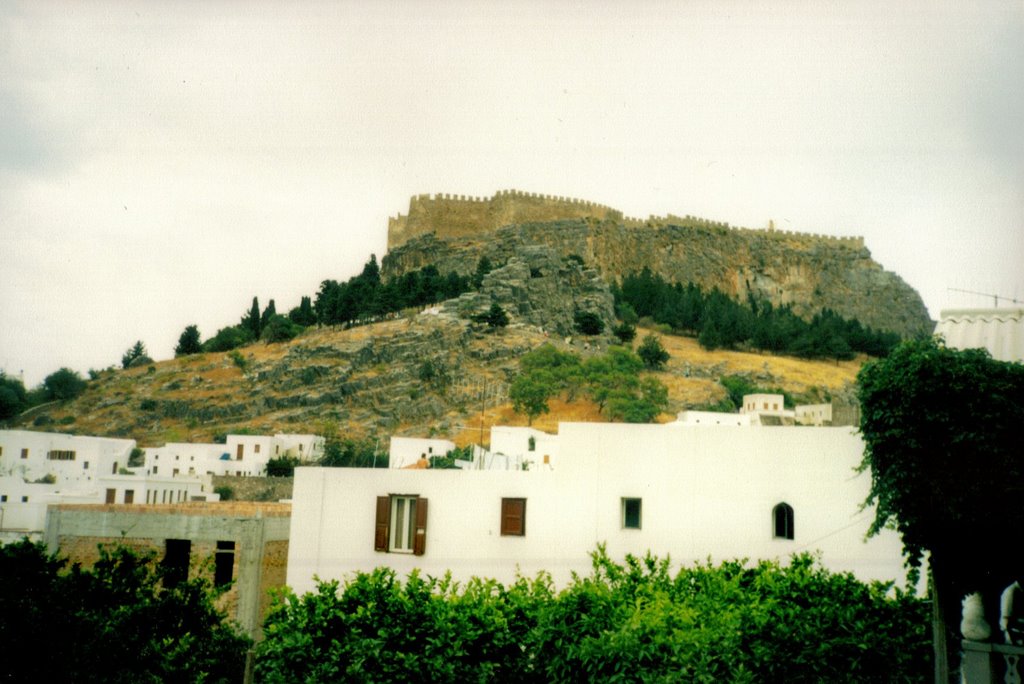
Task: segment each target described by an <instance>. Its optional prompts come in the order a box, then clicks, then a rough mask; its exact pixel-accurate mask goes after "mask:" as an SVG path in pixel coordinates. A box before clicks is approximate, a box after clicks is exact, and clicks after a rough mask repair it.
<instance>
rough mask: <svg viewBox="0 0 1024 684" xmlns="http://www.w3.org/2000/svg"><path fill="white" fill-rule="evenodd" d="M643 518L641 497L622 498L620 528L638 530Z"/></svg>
mask: <svg viewBox="0 0 1024 684" xmlns="http://www.w3.org/2000/svg"><path fill="white" fill-rule="evenodd" d="M642 518H643V500H642V499H630V498H623V499H622V528H623V529H626V530H639V529H640V528H641V524H642Z"/></svg>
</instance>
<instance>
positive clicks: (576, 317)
mask: <svg viewBox="0 0 1024 684" xmlns="http://www.w3.org/2000/svg"><path fill="white" fill-rule="evenodd" d="M572 318H573V324H574V326H575V327H576V330H577V331H578V332H579V333H581V334H583V335H600V334H601V332H602V331H603V330H604V321H602V320H601V317H600V316H598V315H597V314H596V313H594V312H593V311H577V312H576V313H575V314H573V317H572Z"/></svg>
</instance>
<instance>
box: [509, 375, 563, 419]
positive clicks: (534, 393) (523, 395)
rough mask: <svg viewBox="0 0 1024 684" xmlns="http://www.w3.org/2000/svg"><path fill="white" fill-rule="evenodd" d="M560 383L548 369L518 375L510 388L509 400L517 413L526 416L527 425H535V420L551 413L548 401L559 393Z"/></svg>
mask: <svg viewBox="0 0 1024 684" xmlns="http://www.w3.org/2000/svg"><path fill="white" fill-rule="evenodd" d="M558 389H559V383H558V381H557V379H556V377H555V375H554V374H553V373H551V372H550V371H548V370H546V369H536V370H532V371H530V372H528V373H521V374H520V375H517V376H516V378H515V380H513V381H512V385H511V387H509V392H508V395H509V398H510V399H511V400H512V408H513V410H515V412H516V413H521V414H524V415H525V416H526V419H527V424H528V425H533V419H534V418H536V417H537V416H539V415H541V414H542V413H547V412H548V411H550V410H551V409H550V407H549V406H548V399H550V398H551V397H553V396H555V395H556V394H557V393H558Z"/></svg>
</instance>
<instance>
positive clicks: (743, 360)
mask: <svg viewBox="0 0 1024 684" xmlns="http://www.w3.org/2000/svg"><path fill="white" fill-rule="evenodd" d="M648 332H653V331H643V333H642V334H640V335H638V337H643V336H644V335H646V334H647V333H648ZM653 334H654V335H655V336H656V337H657V338H658V339H659V340H660V341H661V344H662V345H663V346H664V347H665V351H667V352H668V353H669V355H670V356H671V358H670V359H669V362H668V364H667V366H666V371H665V372H666V373H669V374H679V375H682V374H683V373H684V372H685V368H686V365H687V363H689V364H690V366H691V368H692V367H694V366H704V367H711V366H720V367H721V368H722V372H721V375H732V374H735V373H769V374H771V375H772V376H775V377H779V378H782V380H780V382H779V383H778V384H780V385H782V387H783V388H784V389H787V390H790V391H794V392H806V391H807V390H808V389H810V388H811V387H821V388H832V389H838V388H840V387H842V386H843V385H844V384H847V383H853V382H854V381H855V380H856V378H857V372H858V371H859V370H860V367H861V366H862V365H863V364H864V361H866V360H867V357H864V356H859V357H857V358H855V359H853V360H852V361H839V362H836V361H814V360H809V359H797V358H793V357H789V356H773V355H771V354H766V353H757V352H735V351H725V350H721V349H717V350H715V351H707V350H705V349H702V348H701V346H700V345H699V344H698V343H697V340H695V339H693V338H690V337H677V336H675V335H662V334H660V333H656V332H653ZM664 374H665V373H663V374H662V375H664ZM661 379H662V382H665V378H661ZM670 396H672V394H671V392H670ZM673 398H674V397H673Z"/></svg>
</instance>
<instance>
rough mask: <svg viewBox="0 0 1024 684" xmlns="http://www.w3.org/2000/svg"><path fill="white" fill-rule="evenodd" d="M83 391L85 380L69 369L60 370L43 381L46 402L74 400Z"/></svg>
mask: <svg viewBox="0 0 1024 684" xmlns="http://www.w3.org/2000/svg"><path fill="white" fill-rule="evenodd" d="M83 391H85V380H83V379H82V376H81V375H79V374H78V373H77V371H73V370H71V369H70V368H61V369H60V370H58V371H54V372H53V373H50V374H49V375H47V376H46V378H44V379H43V393H44V396H45V397H46V399H47V401H54V400H56V401H65V400H67V399H74V398H75V397H77V396H78V395H79V394H81V393H82V392H83Z"/></svg>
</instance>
